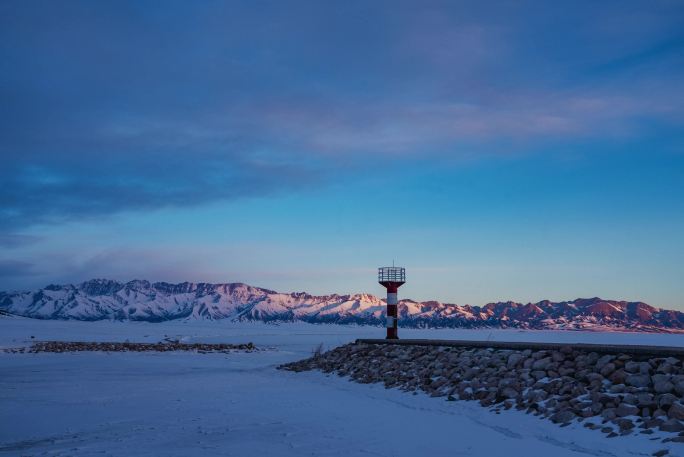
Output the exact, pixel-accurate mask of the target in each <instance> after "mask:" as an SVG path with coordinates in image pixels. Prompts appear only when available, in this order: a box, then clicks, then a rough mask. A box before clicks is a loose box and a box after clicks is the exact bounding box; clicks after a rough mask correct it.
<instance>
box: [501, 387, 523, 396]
mask: <svg viewBox="0 0 684 457" xmlns="http://www.w3.org/2000/svg"><path fill="white" fill-rule="evenodd" d="M518 395H519V393H518V391H517V390H515V389H513V388H512V387H504V388H503V389H501V396H503V397H505V398H517V397H518Z"/></svg>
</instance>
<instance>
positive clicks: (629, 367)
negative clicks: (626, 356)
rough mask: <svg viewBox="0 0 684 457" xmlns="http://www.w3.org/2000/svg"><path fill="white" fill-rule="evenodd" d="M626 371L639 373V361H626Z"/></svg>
mask: <svg viewBox="0 0 684 457" xmlns="http://www.w3.org/2000/svg"><path fill="white" fill-rule="evenodd" d="M625 371H627V372H628V373H639V362H632V361H630V362H627V363H625Z"/></svg>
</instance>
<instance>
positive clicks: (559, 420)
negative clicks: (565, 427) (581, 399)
mask: <svg viewBox="0 0 684 457" xmlns="http://www.w3.org/2000/svg"><path fill="white" fill-rule="evenodd" d="M574 418H575V413H573V412H572V411H570V410H569V409H565V410H562V411H558V412H557V413H556V414H554V415H553V416H551V421H552V422H554V423H556V424H564V423H566V422H570V421H571V420H573V419H574Z"/></svg>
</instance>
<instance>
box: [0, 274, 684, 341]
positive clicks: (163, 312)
mask: <svg viewBox="0 0 684 457" xmlns="http://www.w3.org/2000/svg"><path fill="white" fill-rule="evenodd" d="M2 311H5V312H8V313H12V314H16V315H20V316H26V317H32V318H38V319H77V320H86V321H88V320H103V319H105V320H131V321H149V322H161V321H166V320H172V319H185V318H191V319H233V320H260V321H294V320H300V321H305V322H312V323H357V324H371V325H377V324H382V323H383V321H384V313H385V303H384V301H383V300H380V299H379V298H378V297H375V296H373V295H368V294H355V295H337V294H333V295H322V296H315V295H309V294H306V293H290V294H285V293H278V292H275V291H272V290H268V289H262V288H259V287H252V286H249V285H247V284H241V283H229V284H207V283H187V282H185V283H180V284H169V283H165V282H158V283H153V284H152V283H149V282H148V281H140V280H135V281H130V282H128V283H120V282H117V281H111V280H107V279H94V280H91V281H86V282H84V283H82V284H78V285H63V286H57V285H50V286H47V287H45V288H43V289H40V290H38V291H35V292H11V293H7V292H0V312H2ZM399 313H400V316H401V325H402V326H405V327H468V328H472V327H514V328H531V329H555V328H565V329H592V328H606V327H607V328H613V329H624V330H640V331H684V313H682V312H679V311H670V310H663V309H659V308H654V307H652V306H650V305H647V304H646V303H642V302H625V301H614V300H602V299H600V298H589V299H577V300H574V301H568V302H558V303H554V302H550V301H548V300H544V301H541V302H538V303H527V304H521V303H516V302H511V301H509V302H499V303H489V304H487V305H484V306H481V307H480V306H470V305H453V304H447V303H440V302H437V301H426V302H415V301H412V300H402V301H401V302H400V303H399Z"/></svg>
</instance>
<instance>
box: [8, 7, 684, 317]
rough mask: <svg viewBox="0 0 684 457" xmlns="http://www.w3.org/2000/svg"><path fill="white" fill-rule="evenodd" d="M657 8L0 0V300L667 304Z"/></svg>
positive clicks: (676, 276) (666, 84) (668, 171)
mask: <svg viewBox="0 0 684 457" xmlns="http://www.w3.org/2000/svg"><path fill="white" fill-rule="evenodd" d="M682 81H684V3H683V2H681V1H659V0H654V1H648V2H644V1H636V2H634V1H602V2H595V1H589V2H583V1H573V2H545V1H538V2H530V1H486V2H475V1H473V2H459V1H446V2H438V1H386V2H385V1H379V0H377V1H344V2H333V1H329V2H328V1H296V0H292V1H287V2H282V1H273V2H270V1H254V0H250V1H212V0H205V1H202V2H188V1H172V0H164V1H148V0H142V1H140V0H138V1H122V0H117V1H108V0H102V1H97V2H92V1H82V2H81V1H72V0H60V1H47V0H46V1H35V0H2V1H1V2H0V165H1V166H0V183H1V184H0V290H17V289H34V288H38V287H43V286H45V285H47V284H51V283H57V284H61V283H79V282H82V281H85V280H88V279H91V278H101V277H105V278H111V279H117V280H121V281H128V280H132V279H148V280H150V281H168V282H181V281H191V282H245V283H248V284H251V285H255V286H261V287H266V288H268V289H273V290H278V291H284V292H291V291H308V292H311V293H316V294H327V293H356V292H370V293H374V294H377V295H381V294H383V293H384V289H382V287H381V286H380V285H378V284H377V283H376V268H377V267H380V266H385V265H391V264H392V262H395V264H396V265H398V266H404V267H406V269H407V283H406V285H404V286H403V287H402V289H401V290H400V295H401V296H403V297H407V298H409V297H410V298H413V299H417V300H429V299H435V300H441V301H444V302H449V303H458V304H466V303H467V304H474V305H482V304H485V303H488V302H492V301H506V300H515V301H522V302H528V301H533V302H535V301H539V300H543V299H550V300H556V301H559V300H571V299H574V298H578V297H594V296H599V297H602V298H606V299H619V300H630V301H636V300H641V301H645V302H647V303H650V304H652V305H654V306H659V307H666V308H674V309H680V310H684V266H683V261H684V85H683V84H682Z"/></svg>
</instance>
